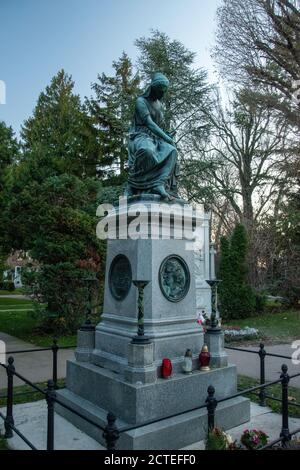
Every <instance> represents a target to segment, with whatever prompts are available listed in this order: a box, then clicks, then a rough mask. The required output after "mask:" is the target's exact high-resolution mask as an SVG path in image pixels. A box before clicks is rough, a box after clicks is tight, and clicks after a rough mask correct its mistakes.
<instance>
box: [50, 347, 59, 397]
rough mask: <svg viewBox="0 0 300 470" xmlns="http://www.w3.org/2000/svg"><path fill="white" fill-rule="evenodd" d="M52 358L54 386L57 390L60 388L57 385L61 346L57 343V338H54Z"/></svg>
mask: <svg viewBox="0 0 300 470" xmlns="http://www.w3.org/2000/svg"><path fill="white" fill-rule="evenodd" d="M51 349H52V359H53V366H52V379H53V382H54V388H55V390H57V389H58V385H57V351H58V350H59V347H58V345H57V339H55V338H54V339H53V344H52V348H51Z"/></svg>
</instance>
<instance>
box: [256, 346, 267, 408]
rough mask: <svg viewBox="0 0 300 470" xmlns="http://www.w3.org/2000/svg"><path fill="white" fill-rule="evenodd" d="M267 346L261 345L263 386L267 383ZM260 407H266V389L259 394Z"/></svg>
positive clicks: (260, 356)
mask: <svg viewBox="0 0 300 470" xmlns="http://www.w3.org/2000/svg"><path fill="white" fill-rule="evenodd" d="M266 354H267V353H266V351H265V346H264V344H263V343H260V345H259V351H258V355H259V358H260V384H261V385H263V384H264V383H265V382H266V378H265V357H266ZM258 397H259V405H260V406H266V389H265V387H263V388H261V389H260V391H259V394H258Z"/></svg>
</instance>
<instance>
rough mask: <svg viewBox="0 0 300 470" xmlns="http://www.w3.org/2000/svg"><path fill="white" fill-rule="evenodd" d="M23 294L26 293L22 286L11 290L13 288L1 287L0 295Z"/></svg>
mask: <svg viewBox="0 0 300 470" xmlns="http://www.w3.org/2000/svg"><path fill="white" fill-rule="evenodd" d="M19 294H21V295H23V294H25V290H24V289H23V288H22V287H18V288H17V289H15V290H13V291H11V290H3V289H0V295H19Z"/></svg>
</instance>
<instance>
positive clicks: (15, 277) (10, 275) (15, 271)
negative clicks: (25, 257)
mask: <svg viewBox="0 0 300 470" xmlns="http://www.w3.org/2000/svg"><path fill="white" fill-rule="evenodd" d="M21 273H22V266H15V267H14V268H11V269H7V270H6V271H4V272H3V280H4V281H12V282H13V283H14V285H15V288H16V289H17V288H18V287H23V284H22V278H21Z"/></svg>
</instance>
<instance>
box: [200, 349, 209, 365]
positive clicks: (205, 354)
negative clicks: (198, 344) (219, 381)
mask: <svg viewBox="0 0 300 470" xmlns="http://www.w3.org/2000/svg"><path fill="white" fill-rule="evenodd" d="M209 362H210V354H209V351H208V347H207V345H206V344H203V347H202V349H201V352H200V354H199V364H200V370H210V368H209Z"/></svg>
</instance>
